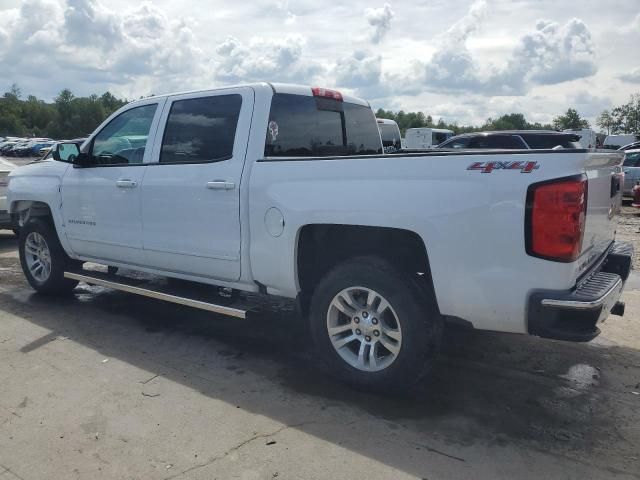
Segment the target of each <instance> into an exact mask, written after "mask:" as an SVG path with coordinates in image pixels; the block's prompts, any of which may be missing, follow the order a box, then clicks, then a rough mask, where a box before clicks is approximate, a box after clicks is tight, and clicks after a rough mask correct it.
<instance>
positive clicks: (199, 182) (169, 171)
mask: <svg viewBox="0 0 640 480" xmlns="http://www.w3.org/2000/svg"><path fill="white" fill-rule="evenodd" d="M253 99H254V93H253V90H252V89H251V88H230V89H225V90H219V91H215V92H199V93H195V94H193V93H192V94H185V95H176V96H173V97H169V98H168V99H167V104H166V106H165V108H164V113H163V115H162V118H161V119H160V127H159V129H158V135H157V137H156V142H155V144H154V150H153V158H152V160H151V163H150V164H149V166H148V167H147V172H146V174H145V178H144V181H143V186H142V215H143V219H144V222H143V223H144V227H143V232H142V235H143V245H144V249H145V255H146V258H147V259H148V262H149V265H150V266H154V267H156V268H158V269H161V270H165V271H171V272H177V273H184V274H188V275H191V276H201V277H207V278H216V279H222V280H237V279H239V278H240V178H241V176H242V169H243V166H244V161H245V154H246V149H247V142H248V137H249V129H250V126H251V115H252V112H253ZM265 135H266V132H265Z"/></svg>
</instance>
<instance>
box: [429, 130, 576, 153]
mask: <svg viewBox="0 0 640 480" xmlns="http://www.w3.org/2000/svg"><path fill="white" fill-rule="evenodd" d="M578 140H580V136H579V135H575V134H573V133H566V132H556V131H553V130H502V131H493V132H473V133H465V134H462V135H457V136H455V137H451V138H450V139H449V140H447V141H446V142H443V143H441V144H440V145H438V147H437V148H446V149H468V148H487V149H492V148H497V149H507V150H514V149H516V150H517V149H524V150H550V149H553V148H581V146H580V144H579V143H577V142H578Z"/></svg>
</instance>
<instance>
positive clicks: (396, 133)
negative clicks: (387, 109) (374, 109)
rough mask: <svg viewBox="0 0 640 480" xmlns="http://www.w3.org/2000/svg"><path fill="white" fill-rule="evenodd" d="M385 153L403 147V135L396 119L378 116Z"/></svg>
mask: <svg viewBox="0 0 640 480" xmlns="http://www.w3.org/2000/svg"><path fill="white" fill-rule="evenodd" d="M376 121H377V122H378V130H380V138H381V139H382V146H383V148H384V153H394V152H397V151H398V150H400V149H401V148H402V135H400V128H398V124H397V123H396V122H395V120H389V119H388V118H376Z"/></svg>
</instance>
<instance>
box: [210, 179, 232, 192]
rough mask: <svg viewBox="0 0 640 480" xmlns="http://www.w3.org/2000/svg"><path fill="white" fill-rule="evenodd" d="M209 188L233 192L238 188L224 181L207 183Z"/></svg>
mask: <svg viewBox="0 0 640 480" xmlns="http://www.w3.org/2000/svg"><path fill="white" fill-rule="evenodd" d="M207 188H210V189H211V190H233V189H234V188H236V184H235V183H233V182H225V181H224V180H214V181H213V182H207Z"/></svg>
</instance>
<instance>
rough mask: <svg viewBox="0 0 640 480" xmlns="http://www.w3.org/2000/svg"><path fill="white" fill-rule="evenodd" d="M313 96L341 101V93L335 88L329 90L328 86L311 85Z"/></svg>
mask: <svg viewBox="0 0 640 480" xmlns="http://www.w3.org/2000/svg"><path fill="white" fill-rule="evenodd" d="M311 91H312V92H313V96H314V97H323V98H331V99H333V100H337V101H339V102H341V101H342V94H341V93H340V92H338V91H337V90H329V89H328V88H321V87H313V88H312V89H311Z"/></svg>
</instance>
